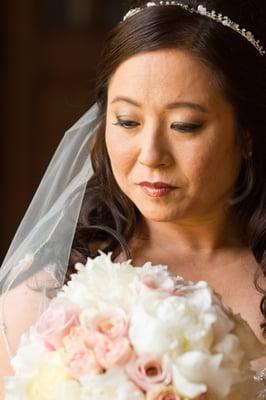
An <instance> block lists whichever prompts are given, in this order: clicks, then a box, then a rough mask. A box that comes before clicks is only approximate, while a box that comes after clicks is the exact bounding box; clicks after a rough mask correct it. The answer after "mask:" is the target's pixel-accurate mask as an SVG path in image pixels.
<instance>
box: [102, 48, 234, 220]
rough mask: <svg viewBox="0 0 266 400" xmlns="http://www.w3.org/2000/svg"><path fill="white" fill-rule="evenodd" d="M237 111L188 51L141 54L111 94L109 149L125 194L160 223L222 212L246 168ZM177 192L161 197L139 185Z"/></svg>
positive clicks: (119, 73) (119, 74) (118, 75)
mask: <svg viewBox="0 0 266 400" xmlns="http://www.w3.org/2000/svg"><path fill="white" fill-rule="evenodd" d="M235 125H236V122H235V116H234V112H233V109H232V106H231V105H230V104H229V103H228V102H227V101H226V100H225V98H224V97H223V96H222V94H221V93H220V92H219V90H218V88H216V87H215V84H214V83H213V79H212V73H211V72H210V71H209V70H208V69H207V68H206V67H205V66H203V64H201V63H200V62H199V61H198V60H196V59H195V58H193V57H192V56H191V55H189V54H188V53H186V52H184V51H182V50H171V49H164V50H158V51H154V52H146V53H141V54H138V55H136V56H134V57H132V58H130V59H128V60H126V61H125V62H123V63H122V64H121V65H120V66H119V67H118V69H117V70H116V72H115V73H114V75H113V76H112V79H111V81H110V84H109V88H108V105H107V123H106V145H107V151H108V154H109V157H110V161H111V166H112V171H113V174H114V176H115V179H116V181H117V183H118V185H119V187H120V188H121V190H122V191H123V192H124V193H125V194H126V195H127V196H128V197H129V198H130V199H131V200H132V202H133V203H134V204H135V205H136V207H137V208H138V209H139V211H140V212H141V214H142V215H143V216H144V217H145V218H147V219H151V220H154V221H174V220H175V221H178V220H195V219H196V220H197V219H199V220H200V219H202V218H208V217H209V216H211V215H215V213H216V212H219V210H222V207H223V205H224V202H225V200H227V199H228V198H229V196H230V195H231V194H232V189H233V186H234V182H235V180H236V178H237V175H238V172H239V167H240V160H241V158H240V151H239V148H238V146H237V139H236V126H235ZM144 181H145V182H152V183H154V182H163V183H167V184H169V185H172V186H174V187H175V188H174V189H173V190H171V191H170V192H168V193H167V194H164V195H162V196H158V195H157V194H156V193H155V192H151V191H150V192H147V190H145V188H143V187H142V186H140V185H139V184H140V183H141V182H144Z"/></svg>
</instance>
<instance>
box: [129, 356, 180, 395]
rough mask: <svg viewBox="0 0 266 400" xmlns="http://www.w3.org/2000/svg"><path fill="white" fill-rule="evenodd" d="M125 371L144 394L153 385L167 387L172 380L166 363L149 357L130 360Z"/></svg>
mask: <svg viewBox="0 0 266 400" xmlns="http://www.w3.org/2000/svg"><path fill="white" fill-rule="evenodd" d="M126 370H127V373H128V375H129V377H130V378H131V380H132V381H133V382H135V383H136V384H137V385H138V386H139V387H140V388H141V389H143V390H145V391H146V392H147V391H149V390H151V389H152V388H153V387H154V386H155V385H164V386H165V385H169V383H171V380H172V376H171V370H170V368H169V367H168V364H167V362H163V361H162V360H161V359H159V358H155V357H152V356H150V355H142V356H140V357H138V358H136V359H132V360H131V361H130V363H129V364H128V365H127V367H126Z"/></svg>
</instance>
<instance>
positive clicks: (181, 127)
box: [113, 119, 202, 132]
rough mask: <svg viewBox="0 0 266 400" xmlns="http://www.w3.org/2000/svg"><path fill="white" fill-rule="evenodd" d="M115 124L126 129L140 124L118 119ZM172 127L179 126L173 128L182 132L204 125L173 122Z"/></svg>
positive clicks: (192, 130) (194, 129)
mask: <svg viewBox="0 0 266 400" xmlns="http://www.w3.org/2000/svg"><path fill="white" fill-rule="evenodd" d="M126 124H129V126H126ZM113 125H116V126H121V127H123V128H125V129H133V128H136V127H137V126H138V125H140V124H138V123H137V122H134V121H130V120H124V121H123V120H121V119H118V120H117V122H116V123H114V124H113ZM171 127H178V129H176V128H173V129H174V130H176V131H181V132H194V131H196V130H197V129H199V128H201V127H202V125H201V124H172V125H171Z"/></svg>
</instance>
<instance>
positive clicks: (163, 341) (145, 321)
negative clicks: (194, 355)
mask: <svg viewBox="0 0 266 400" xmlns="http://www.w3.org/2000/svg"><path fill="white" fill-rule="evenodd" d="M205 294H206V293H205V292H202V293H201V297H199V296H198V303H197V305H195V304H194V303H193V302H192V304H191V302H190V298H186V297H181V296H170V297H168V298H166V299H162V300H161V301H157V302H155V303H154V304H153V306H152V307H150V306H149V305H146V304H145V303H143V302H139V304H138V306H137V307H136V308H135V309H134V310H133V313H132V317H131V325H130V330H129V337H130V340H131V342H132V344H133V346H134V348H135V350H136V352H137V353H138V354H142V353H151V354H154V355H156V356H162V355H163V354H164V353H165V352H169V351H171V353H172V356H173V357H174V356H176V355H178V354H180V352H183V351H187V350H191V349H201V350H209V349H210V347H211V345H212V343H213V332H212V325H213V323H214V322H215V321H216V318H217V316H216V313H215V310H214V309H213V308H212V307H210V308H209V310H205V311H204V312H201V311H200V306H201V302H200V300H202V303H203V304H206V299H205V298H204V295H205ZM207 297H208V293H207ZM203 307H204V305H203Z"/></svg>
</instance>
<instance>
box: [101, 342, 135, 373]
mask: <svg viewBox="0 0 266 400" xmlns="http://www.w3.org/2000/svg"><path fill="white" fill-rule="evenodd" d="M94 352H95V356H96V360H97V362H98V363H99V364H100V365H101V366H102V367H103V368H105V369H108V368H110V367H111V366H113V365H120V366H122V365H125V364H126V363H127V362H128V360H129V359H130V357H131V356H132V348H131V346H130V342H129V340H128V339H127V338H125V337H121V338H118V339H116V340H110V339H109V338H108V337H107V336H103V335H102V336H101V337H99V338H98V340H97V343H96V346H95V348H94Z"/></svg>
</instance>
